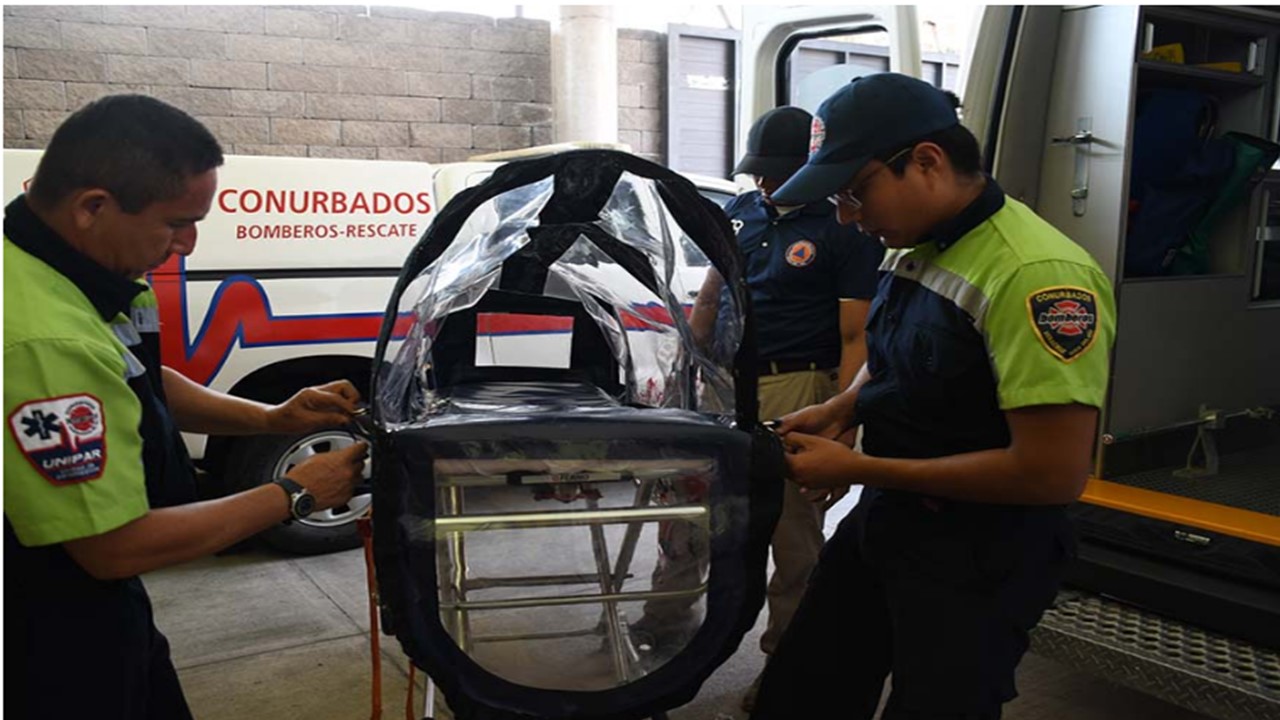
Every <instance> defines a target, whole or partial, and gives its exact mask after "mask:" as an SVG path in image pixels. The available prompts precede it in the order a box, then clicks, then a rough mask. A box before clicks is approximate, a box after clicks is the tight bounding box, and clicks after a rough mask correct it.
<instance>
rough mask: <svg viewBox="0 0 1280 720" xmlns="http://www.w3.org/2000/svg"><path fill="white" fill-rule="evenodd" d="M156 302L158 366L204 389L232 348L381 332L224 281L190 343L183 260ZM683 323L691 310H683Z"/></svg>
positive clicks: (625, 316) (626, 321) (365, 320)
mask: <svg viewBox="0 0 1280 720" xmlns="http://www.w3.org/2000/svg"><path fill="white" fill-rule="evenodd" d="M149 280H150V282H151V287H152V289H153V290H155V293H156V299H157V301H158V303H159V306H160V307H159V311H160V324H161V326H162V327H163V328H165V330H166V331H165V332H161V333H160V356H161V361H162V362H163V363H164V364H165V365H166V366H167V367H170V368H173V369H174V370H176V371H178V372H180V373H182V374H183V375H186V376H187V377H188V378H191V379H192V380H194V381H195V382H198V383H200V384H202V385H208V384H209V383H210V382H211V381H212V380H213V378H214V377H215V376H217V374H218V371H220V370H221V369H222V366H223V364H224V363H225V362H226V360H227V357H228V356H229V355H230V354H231V350H232V348H233V347H234V346H235V344H236V343H237V342H238V343H239V344H240V346H241V347H266V346H280V345H302V344H320V343H339V342H347V343H349V342H373V341H375V340H377V339H378V332H379V330H380V329H381V328H382V313H353V314H336V315H298V316H277V315H274V314H272V312H271V303H270V301H269V300H268V298H267V295H266V291H265V290H263V288H262V286H261V285H260V284H258V282H257V281H256V280H254V279H253V278H252V277H249V276H247V275H240V276H233V277H230V278H228V279H226V280H224V281H223V282H222V284H221V285H220V286H219V287H218V289H217V290H216V291H215V292H214V295H213V299H212V300H211V301H210V303H209V311H208V315H206V316H205V319H204V323H203V325H202V326H201V328H200V329H199V331H198V332H197V333H196V335H195V338H194V339H193V338H192V337H191V330H190V328H189V327H188V324H187V309H186V272H185V266H184V260H183V258H181V257H178V256H175V257H173V258H170V259H169V260H168V261H167V262H165V264H164V265H162V266H160V267H159V268H157V269H156V270H155V271H154V272H153V273H152V274H151V276H150V278H149ZM683 310H684V314H685V315H686V316H687V315H688V314H689V312H690V311H691V310H692V306H685V307H684V308H683ZM486 315H487V316H488V321H487V322H485V323H482V324H480V326H479V327H477V332H478V333H479V334H482V335H488V334H494V335H503V334H538V333H551V332H570V331H571V330H572V325H573V323H572V319H570V318H560V317H555V316H537V315H518V314H517V315H506V316H503V315H502V314H486ZM621 315H622V321H623V326H624V327H626V328H627V329H628V330H636V331H644V330H654V329H656V328H657V327H662V326H668V327H669V326H671V324H672V322H671V314H670V313H669V312H667V310H666V308H664V307H662V306H660V305H658V304H656V303H654V304H650V305H642V306H636V307H633V308H632V310H631V311H629V312H623V313H621ZM412 324H413V316H412V315H411V314H409V313H405V314H402V315H401V316H400V317H399V318H398V319H397V320H396V323H395V326H394V327H393V328H392V335H391V337H392V339H393V340H400V339H403V338H404V337H405V335H407V334H408V331H409V328H410V327H411V326H412Z"/></svg>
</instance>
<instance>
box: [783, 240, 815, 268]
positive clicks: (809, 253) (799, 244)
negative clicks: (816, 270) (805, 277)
mask: <svg viewBox="0 0 1280 720" xmlns="http://www.w3.org/2000/svg"><path fill="white" fill-rule="evenodd" d="M816 257H818V247H817V246H816V245H814V244H813V243H812V242H810V241H808V240H797V241H795V242H793V243H791V245H789V246H787V264H788V265H790V266H791V267H804V266H805V265H808V264H810V263H812V262H813V260H814V258H816Z"/></svg>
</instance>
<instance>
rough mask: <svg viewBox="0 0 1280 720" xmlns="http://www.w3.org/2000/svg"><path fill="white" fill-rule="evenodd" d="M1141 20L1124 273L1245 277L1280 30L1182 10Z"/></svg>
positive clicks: (1275, 150) (1277, 151)
mask: <svg viewBox="0 0 1280 720" xmlns="http://www.w3.org/2000/svg"><path fill="white" fill-rule="evenodd" d="M1263 27H1265V26H1263ZM1141 28H1142V30H1141V36H1140V37H1139V39H1138V43H1139V47H1138V52H1137V69H1138V73H1137V80H1138V83H1137V97H1136V98H1135V108H1134V128H1133V138H1132V143H1131V147H1130V150H1131V165H1130V169H1131V172H1130V194H1129V200H1130V202H1129V217H1128V222H1127V223H1126V239H1125V253H1124V255H1125V257H1124V272H1123V277H1124V279H1125V280H1126V281H1133V280H1144V279H1150V278H1165V277H1169V276H1205V275H1241V274H1243V273H1244V272H1245V271H1246V269H1247V268H1248V267H1249V259H1250V257H1251V255H1252V242H1253V240H1254V235H1255V233H1254V230H1256V228H1257V225H1258V223H1257V222H1256V220H1257V213H1256V209H1257V208H1256V205H1255V204H1254V203H1253V202H1252V200H1253V198H1256V194H1255V193H1254V190H1255V189H1256V187H1257V185H1258V183H1259V182H1260V181H1261V180H1262V178H1263V177H1264V176H1265V174H1266V172H1267V170H1268V169H1269V168H1270V167H1271V165H1272V164H1273V163H1274V162H1275V161H1276V158H1277V155H1280V147H1278V146H1276V145H1274V144H1273V143H1272V142H1271V139H1272V138H1271V136H1272V133H1271V131H1270V125H1271V118H1270V115H1271V94H1272V91H1271V88H1270V84H1269V82H1268V80H1269V79H1270V78H1271V77H1273V76H1274V74H1273V72H1272V71H1271V68H1272V66H1274V64H1275V61H1274V58H1272V57H1270V55H1269V51H1270V50H1271V48H1272V46H1273V43H1272V42H1270V40H1271V39H1272V38H1273V37H1274V34H1268V33H1266V32H1260V31H1259V29H1258V28H1259V26H1258V25H1257V24H1252V25H1249V24H1244V23H1242V22H1240V21H1238V20H1236V19H1234V18H1230V17H1223V16H1222V15H1209V14H1201V13H1196V12H1195V11H1193V10H1184V9H1180V8H1143V24H1142V26H1141Z"/></svg>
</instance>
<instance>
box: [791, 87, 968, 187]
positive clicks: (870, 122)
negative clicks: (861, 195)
mask: <svg viewBox="0 0 1280 720" xmlns="http://www.w3.org/2000/svg"><path fill="white" fill-rule="evenodd" d="M958 124H960V119H959V117H958V116H957V115H956V109H955V104H954V102H953V101H952V99H951V97H950V96H949V95H947V94H946V93H944V92H943V91H942V90H939V89H938V88H936V87H934V86H932V85H930V84H929V83H927V82H925V81H923V80H917V79H916V78H913V77H911V76H909V75H902V74H899V73H878V74H875V75H867V76H866V77H859V78H854V80H853V82H851V83H849V84H848V85H845V86H843V87H841V88H840V89H839V90H837V91H835V92H834V93H833V94H832V95H831V97H829V98H827V99H826V100H824V101H823V102H822V105H821V106H820V107H819V108H818V112H817V114H816V115H815V116H814V118H813V128H812V133H811V135H812V137H811V139H810V141H809V160H808V162H806V163H805V165H804V167H802V168H800V170H799V171H798V172H797V173H796V174H795V175H793V176H792V177H791V179H790V180H788V181H787V182H786V183H784V184H783V185H782V187H780V188H778V189H777V190H776V191H774V193H773V201H774V202H775V203H778V204H779V205H806V204H808V203H811V202H814V201H816V200H821V199H823V198H825V197H828V196H830V195H832V194H833V193H835V192H836V191H837V190H839V189H840V188H842V187H844V185H845V183H847V182H849V179H850V178H852V177H853V176H855V175H857V174H858V172H859V171H860V170H862V168H863V166H865V165H866V164H867V163H868V162H869V161H870V160H871V159H872V158H875V157H878V156H885V155H888V154H891V153H894V152H896V151H898V150H901V149H902V148H904V147H906V146H907V145H909V144H910V143H911V142H912V141H915V140H918V139H920V138H922V137H924V136H926V135H929V134H931V133H935V132H938V131H939V130H946V129H947V128H950V127H954V126H956V125H958Z"/></svg>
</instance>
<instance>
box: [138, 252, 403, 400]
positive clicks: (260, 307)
mask: <svg viewBox="0 0 1280 720" xmlns="http://www.w3.org/2000/svg"><path fill="white" fill-rule="evenodd" d="M150 280H151V287H152V288H153V289H154V290H155V293H156V299H157V301H158V302H159V305H160V323H161V326H162V327H164V328H165V329H166V330H167V332H161V333H160V357H161V361H162V362H163V363H164V364H165V365H166V366H168V367H171V368H173V369H174V370H177V371H178V372H180V373H182V374H183V375H186V376H187V377H189V378H191V379H192V380H194V381H195V382H198V383H200V384H202V385H208V384H209V382H210V381H211V380H213V378H214V376H216V375H217V374H218V371H219V370H221V369H222V364H223V363H224V362H226V359H227V356H228V355H230V354H231V349H232V347H233V346H234V345H235V344H236V343H237V342H239V343H240V346H241V347H255V346H257V347H261V346H269V345H299V344H315V343H336V342H361V341H367V342H372V341H374V340H377V339H378V331H379V330H380V329H381V327H382V313H355V314H350V315H301V316H290V317H280V316H276V315H273V314H272V312H271V304H270V301H269V300H268V299H267V296H266V292H265V291H264V290H263V289H262V286H261V285H259V284H258V282H257V281H256V280H254V279H253V278H250V277H248V276H238V277H231V278H228V279H227V280H225V281H223V283H222V285H220V286H219V287H218V289H217V291H216V292H215V293H214V296H213V300H212V301H211V302H210V304H209V314H208V315H207V316H206V317H205V319H204V325H203V326H202V327H201V328H200V330H199V332H198V333H197V334H196V337H195V338H194V339H192V338H191V331H190V328H189V327H188V326H187V311H186V289H185V285H186V273H185V272H184V268H183V259H182V258H181V257H176V256H175V257H173V258H170V259H169V261H168V262H166V263H165V264H164V265H162V266H160V267H159V268H157V269H156V271H155V272H154V273H153V274H152V275H151V278H150ZM411 322H412V317H410V316H409V315H402V316H401V317H400V318H399V319H398V320H396V324H395V327H394V328H393V330H392V338H393V339H400V338H403V337H404V336H405V334H406V332H407V331H408V329H409V327H410V324H411Z"/></svg>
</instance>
